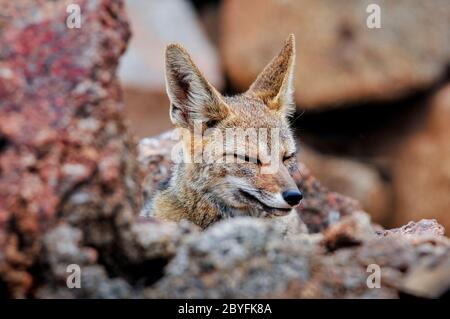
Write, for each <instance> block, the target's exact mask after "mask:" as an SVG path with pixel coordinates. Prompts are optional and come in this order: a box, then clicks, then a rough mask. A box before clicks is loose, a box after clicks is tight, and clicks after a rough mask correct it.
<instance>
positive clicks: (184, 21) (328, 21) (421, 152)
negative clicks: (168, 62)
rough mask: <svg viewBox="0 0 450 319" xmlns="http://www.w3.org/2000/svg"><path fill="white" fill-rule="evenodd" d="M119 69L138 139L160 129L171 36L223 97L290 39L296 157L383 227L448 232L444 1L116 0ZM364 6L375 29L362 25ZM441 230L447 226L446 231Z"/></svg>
mask: <svg viewBox="0 0 450 319" xmlns="http://www.w3.org/2000/svg"><path fill="white" fill-rule="evenodd" d="M126 4H127V10H128V15H129V19H130V22H131V28H132V32H133V37H132V40H131V42H130V45H129V47H128V49H127V52H126V54H125V55H124V56H123V58H122V60H121V64H120V69H119V77H120V79H121V82H122V87H123V92H124V99H125V108H126V116H127V117H128V121H129V123H130V126H131V128H132V130H133V132H134V133H135V134H136V135H137V136H138V137H139V138H142V137H146V136H151V135H156V134H159V133H161V132H164V131H166V130H168V129H170V128H171V127H172V126H171V123H170V120H169V113H168V112H169V102H168V99H167V97H166V94H165V83H164V49H165V46H166V45H167V44H168V43H170V42H179V43H181V44H183V46H185V47H186V48H187V49H188V51H189V52H190V53H191V54H192V56H193V59H194V61H195V62H196V63H197V64H198V66H199V67H200V69H201V70H202V71H203V73H204V74H205V76H206V77H207V78H208V80H209V81H210V82H211V83H213V84H214V85H215V86H216V88H217V89H218V90H219V91H221V92H222V93H224V94H226V95H231V94H236V93H240V92H243V91H245V90H246V89H247V88H248V86H249V85H250V83H251V82H252V81H253V80H254V78H255V77H256V76H257V74H258V73H259V72H260V71H261V70H262V68H263V67H264V66H265V65H266V64H267V63H268V62H269V61H270V59H271V58H272V57H273V56H274V55H275V54H276V53H277V52H278V50H280V48H281V46H282V43H283V41H284V40H285V39H286V37H287V36H288V34H289V33H294V34H295V35H296V42H297V64H296V81H295V85H296V93H295V98H296V104H297V113H296V114H295V115H294V116H293V118H292V125H293V128H294V129H295V132H296V134H297V136H298V138H299V141H300V150H301V153H300V156H301V159H302V161H303V162H305V163H306V165H307V166H308V167H309V168H310V169H311V170H312V172H313V173H314V175H316V176H317V177H318V178H319V180H321V182H322V183H323V184H324V185H326V186H327V187H329V188H330V189H331V190H333V191H337V192H340V193H343V194H346V195H349V196H351V197H354V198H356V199H358V200H359V201H360V202H361V204H362V205H363V207H364V209H365V210H367V211H368V212H369V213H370V214H371V215H372V217H373V220H374V221H376V222H379V223H381V224H382V225H384V226H386V227H393V226H398V225H401V224H404V223H406V222H408V221H410V220H419V219H421V218H436V219H437V220H438V222H440V223H441V224H443V225H444V226H446V228H447V229H449V228H450V76H449V74H450V72H449V69H450V68H449V65H450V41H449V39H450V1H448V0H429V1H421V0H391V1H389V0H386V1H379V0H378V1H377V0H372V1H363V0H346V1H336V0H245V1H242V0H222V1H220V0H215V1H207V0H204V1H201V0H195V1H189V0H167V1H159V0H145V1H144V0H127V1H126ZM370 4H377V5H378V6H379V8H380V9H381V11H380V13H381V15H380V18H381V20H380V21H381V27H380V28H369V27H368V25H367V19H368V17H369V16H370V15H371V12H367V8H368V6H369V5H370ZM447 233H448V232H447Z"/></svg>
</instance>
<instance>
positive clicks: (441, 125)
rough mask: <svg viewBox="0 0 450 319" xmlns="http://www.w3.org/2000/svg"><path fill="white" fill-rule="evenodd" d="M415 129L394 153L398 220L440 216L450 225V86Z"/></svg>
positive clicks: (430, 103)
mask: <svg viewBox="0 0 450 319" xmlns="http://www.w3.org/2000/svg"><path fill="white" fill-rule="evenodd" d="M426 107H427V109H428V112H427V114H426V115H424V117H423V119H422V121H421V122H422V124H421V125H418V126H417V127H416V129H415V131H414V132H412V133H411V134H409V136H408V137H406V138H405V140H404V141H403V142H402V143H399V145H398V147H397V148H396V150H395V151H394V152H392V154H391V157H392V176H393V189H394V192H395V206H396V209H397V214H396V223H397V224H398V225H401V224H403V223H406V222H408V221H410V220H414V219H417V218H436V219H437V220H439V222H440V223H442V224H443V225H444V226H445V227H446V228H447V229H448V227H450V197H449V193H450V143H449V137H450V127H449V125H448V123H449V119H450V85H447V86H445V87H443V88H442V89H441V90H440V91H438V92H437V93H436V95H435V96H434V97H432V98H431V100H430V101H429V102H428V105H427V106H426Z"/></svg>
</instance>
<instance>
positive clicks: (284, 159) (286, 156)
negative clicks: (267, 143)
mask: <svg viewBox="0 0 450 319" xmlns="http://www.w3.org/2000/svg"><path fill="white" fill-rule="evenodd" d="M294 156H295V153H292V154H288V155H284V156H283V162H285V161H288V160H290V159H292V158H294Z"/></svg>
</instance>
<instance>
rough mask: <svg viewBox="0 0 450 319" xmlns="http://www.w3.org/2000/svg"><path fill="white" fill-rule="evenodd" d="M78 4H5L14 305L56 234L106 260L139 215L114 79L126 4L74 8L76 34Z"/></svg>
mask: <svg viewBox="0 0 450 319" xmlns="http://www.w3.org/2000/svg"><path fill="white" fill-rule="evenodd" d="M44 2H45V5H44ZM72 3H73V1H39V2H35V1H19V2H14V3H11V2H10V1H0V6H1V7H2V18H1V20H2V23H1V28H2V30H1V32H2V36H1V38H0V44H1V45H0V48H1V49H0V61H1V62H0V141H1V142H0V144H1V147H0V172H1V179H0V282H3V283H4V284H5V285H6V287H7V289H8V291H9V292H10V294H11V296H15V297H24V296H26V295H27V294H28V293H29V292H30V289H32V288H33V287H34V286H35V285H36V284H37V283H36V281H35V280H34V278H33V276H32V275H31V273H30V271H29V269H30V268H31V267H32V266H33V265H35V264H36V262H37V260H38V257H40V256H41V252H42V243H43V236H44V234H45V233H46V232H47V231H48V230H49V229H51V228H52V227H53V226H55V225H56V224H58V223H60V222H62V221H66V222H67V223H69V224H70V225H72V226H73V227H75V228H78V229H82V232H83V234H84V245H89V246H93V247H96V248H98V249H100V250H102V249H104V251H108V250H110V249H112V248H113V247H115V246H117V245H119V246H120V245H121V240H120V239H119V238H114V237H113V236H112V234H113V233H115V231H116V230H117V229H118V228H120V227H121V226H123V225H126V224H127V223H130V221H131V220H132V219H133V218H134V216H136V214H137V212H138V208H139V207H140V205H141V204H140V197H141V196H140V182H139V179H138V176H139V175H138V174H139V171H138V166H137V161H136V155H135V148H134V147H133V140H132V139H131V138H130V136H129V134H128V132H127V130H126V127H125V126H124V124H123V122H122V119H121V114H122V113H121V109H122V107H123V105H122V102H121V100H120V94H119V86H118V82H117V78H116V75H115V71H116V68H117V64H118V59H119V57H120V56H121V55H122V53H123V52H124V50H125V48H126V43H127V40H128V38H129V36H130V32H129V28H128V23H127V20H126V18H125V14H124V6H123V3H122V1H120V0H94V1H91V0H89V1H88V0H80V1H77V4H78V5H79V6H80V9H81V14H82V25H81V28H79V29H77V28H74V29H70V28H68V27H67V26H66V19H67V17H68V13H67V12H66V9H67V7H68V5H69V4H72ZM107 220H109V221H111V222H105V221H107ZM76 236H78V235H76Z"/></svg>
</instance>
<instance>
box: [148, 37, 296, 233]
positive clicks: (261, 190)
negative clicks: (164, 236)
mask: <svg viewBox="0 0 450 319" xmlns="http://www.w3.org/2000/svg"><path fill="white" fill-rule="evenodd" d="M294 66H295V38H294V35H293V34H291V35H289V37H288V38H287V40H286V41H285V43H284V45H283V47H282V49H281V51H280V52H279V53H278V55H276V56H275V57H274V58H273V59H272V60H271V61H270V62H269V63H268V64H267V66H266V67H265V68H264V69H263V70H262V72H261V73H260V74H259V75H258V76H257V78H256V80H255V81H254V82H253V84H251V86H250V87H249V89H248V90H247V91H246V92H244V93H241V94H237V95H233V96H224V95H222V94H220V93H219V92H218V91H217V90H216V89H215V88H214V87H213V86H212V85H211V84H210V83H209V82H208V81H207V80H206V78H205V77H204V75H203V74H202V73H201V71H200V70H199V69H198V67H197V66H196V64H195V63H194V62H193V60H192V58H191V56H190V55H189V53H188V52H187V51H186V50H185V49H184V48H183V46H181V45H180V44H169V45H168V46H167V47H166V51H165V80H166V91H167V95H168V97H169V100H170V111H169V115H170V119H171V122H172V123H173V124H174V126H175V127H176V128H178V129H182V130H183V131H185V132H188V133H189V134H190V137H189V138H186V139H183V142H182V147H181V152H182V153H184V154H189V155H193V156H195V155H197V153H199V152H203V151H204V150H205V149H206V148H208V147H211V146H212V147H214V146H223V145H224V144H227V143H228V142H225V143H223V141H222V140H219V141H218V140H217V138H215V136H216V135H213V134H210V135H208V134H206V135H204V136H202V139H201V141H200V142H198V141H197V142H195V141H194V142H192V141H193V139H194V138H192V137H193V136H194V137H195V135H198V134H203V133H205V131H206V130H209V129H214V130H215V131H216V132H217V131H218V132H219V133H223V135H226V131H227V130H230V129H231V131H233V130H236V131H239V130H240V131H242V130H247V129H249V128H254V129H256V130H259V129H262V128H264V129H277V131H278V135H277V136H276V137H275V138H274V137H272V136H271V137H270V138H271V139H275V140H276V142H277V145H278V147H277V148H276V149H275V148H274V147H272V146H271V145H272V144H274V143H272V142H273V141H272V140H270V138H269V140H268V142H270V143H268V142H267V143H259V144H258V141H256V140H255V139H254V138H248V139H247V141H248V143H246V147H245V152H241V153H237V152H236V150H235V148H236V147H234V148H231V149H227V146H226V145H225V146H224V148H225V149H226V151H224V153H223V154H219V155H222V156H223V157H224V158H226V159H230V158H231V159H232V160H233V161H231V160H230V161H227V162H224V161H219V160H216V158H213V161H212V162H210V163H204V162H188V161H181V162H179V163H175V164H174V167H173V169H172V175H171V177H170V179H169V180H168V182H166V183H165V186H164V187H161V188H160V189H159V190H158V191H157V192H156V193H155V195H154V196H153V199H152V203H151V211H152V215H153V216H154V217H156V218H159V219H162V220H168V221H175V222H179V221H181V220H183V219H187V220H188V221H190V222H192V223H194V224H196V225H198V226H199V227H201V228H202V229H205V228H207V227H209V226H210V225H212V224H213V223H215V222H217V221H219V220H221V219H226V218H232V217H236V216H249V217H258V218H265V219H268V220H271V219H276V218H282V217H286V216H291V217H290V218H291V219H292V218H294V219H299V216H298V215H297V213H296V212H295V207H296V206H298V205H299V204H300V202H301V200H302V198H303V194H302V192H301V191H300V190H299V188H298V186H297V185H296V183H295V181H294V179H293V177H292V175H293V172H294V171H295V170H296V169H297V149H296V142H295V139H294V136H293V132H292V129H291V128H290V125H289V116H290V115H292V113H293V112H294V109H295V104H294V95H293V94H294V87H293V86H294ZM195 123H201V125H197V127H195ZM196 128H197V130H196ZM196 131H197V132H196ZM235 146H236V145H235ZM271 147H272V148H273V149H270V150H269V148H271ZM269 151H271V152H272V154H271V158H272V157H273V158H275V159H277V162H278V165H277V166H276V167H275V169H273V170H272V172H270V173H267V172H264V168H265V167H266V166H267V165H269V164H268V162H267V156H266V155H267V153H269ZM242 153H244V154H242ZM264 157H265V159H264ZM234 160H235V161H234ZM296 222H297V221H296ZM288 223H291V222H288Z"/></svg>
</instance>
